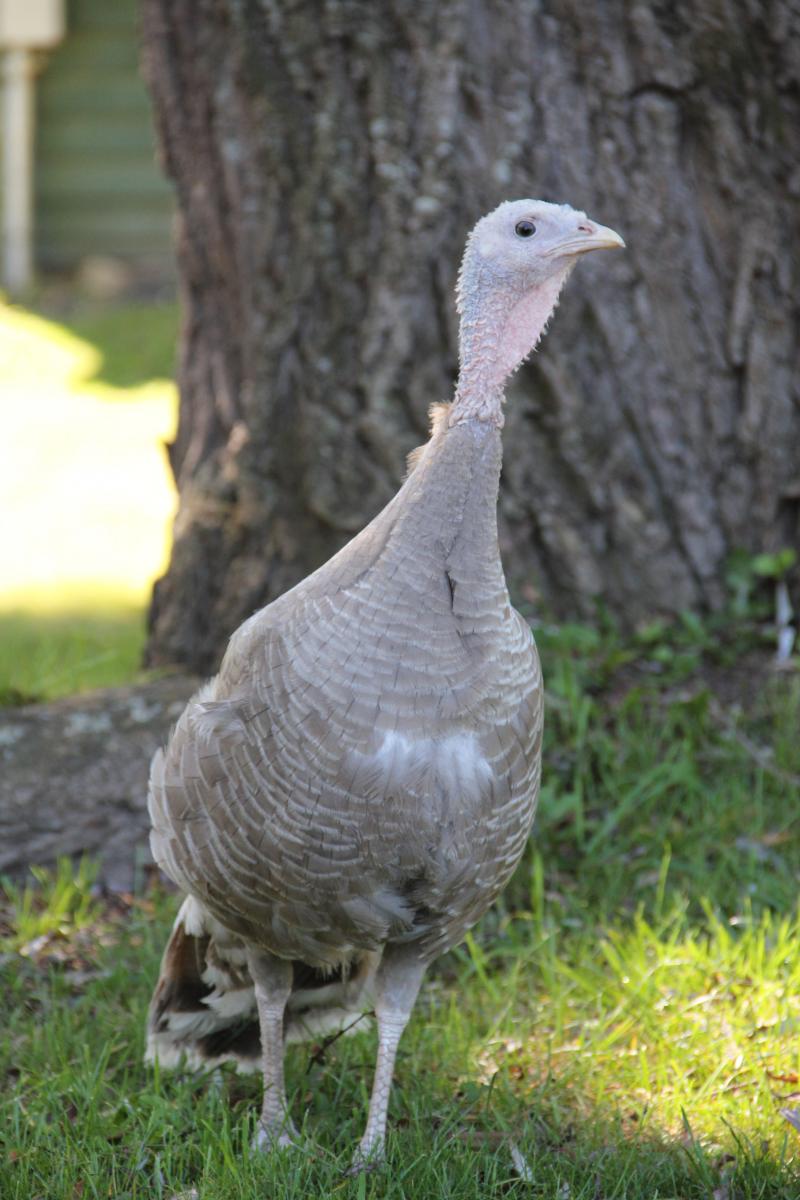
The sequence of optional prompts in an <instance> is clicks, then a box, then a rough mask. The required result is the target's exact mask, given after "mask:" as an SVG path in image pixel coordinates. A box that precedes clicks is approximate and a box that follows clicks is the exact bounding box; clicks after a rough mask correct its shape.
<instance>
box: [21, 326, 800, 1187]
mask: <svg viewBox="0 0 800 1200" xmlns="http://www.w3.org/2000/svg"><path fill="white" fill-rule="evenodd" d="M30 319H31V320H32V319H33V318H30ZM147 319H150V318H149V317H148V318H147ZM128 323H129V325H130V326H131V327H132V328H133V327H135V318H134V317H130V316H129V319H128ZM94 336H95V337H96V338H98V340H99V335H98V334H97V333H96V331H95V335H94ZM89 341H90V342H91V338H89ZM130 381H131V376H130V375H128V377H127V383H128V384H130ZM118 382H122V383H125V382H126V381H125V380H124V379H122V380H121V381H120V380H118ZM140 382H141V381H140ZM34 399H35V397H34V393H33V392H32V393H30V395H29V397H28V399H27V400H26V402H25V403H26V404H29V405H30V406H31V411H34ZM67 402H68V397H65V398H64V403H67ZM48 403H50V404H52V405H53V406H54V407H53V408H51V409H48V410H47V411H48V412H50V413H51V414H52V413H53V412H55V413H56V414H57V413H58V408H57V402H56V401H55V400H54V399H53V396H50V397H49V399H48ZM142 403H143V404H146V403H147V400H146V399H145V398H144V397H143V398H142ZM123 407H124V406H123V405H120V406H119V413H120V414H121V415H122V412H123ZM111 408H112V409H113V408H114V405H113V404H111ZM35 411H37V412H39V411H43V410H35ZM20 419H21V417H20ZM42 419H46V415H45V417H44V418H42ZM134 425H135V422H134ZM89 427H90V428H92V429H94V428H100V427H104V426H103V421H102V420H101V419H99V418H98V422H97V424H96V425H95V422H94V420H93V419H92V420H90V422H89ZM124 428H126V429H128V428H130V427H124ZM122 430H123V427H121V430H120V435H119V439H116V438H115V437H114V436H113V434H110V435H109V442H110V444H114V443H115V442H116V441H117V440H120V441H122V442H125V441H126V437H127V433H125V432H123V431H122ZM158 436H163V434H161V435H158ZM34 441H35V439H34ZM155 442H157V436H156V437H155V438H154V440H153V442H152V444H155ZM32 444H33V443H32ZM131 445H132V441H131ZM91 462H92V458H91V456H90V458H89V460H88V464H87V469H90V468H91ZM69 494H70V493H69V492H67V493H65V494H62V496H61V500H60V501H59V503H60V504H62V503H63V504H66V503H67V498H68V496H69ZM65 496H66V497H67V498H65ZM101 507H102V506H101ZM94 511H95V510H94V506H93V505H92V504H90V505H89V507H88V510H86V509H85V510H84V515H83V516H82V517H81V518H80V519H81V520H86V521H91V520H93V519H94V517H93V513H94ZM165 511H168V510H165ZM158 520H162V517H161V516H159V517H158ZM69 524H70V522H69V521H68V520H66V521H65V526H64V528H65V529H66V528H67V527H68V526H69ZM151 528H152V525H151ZM132 544H135V539H133V538H132ZM15 561H19V562H24V561H25V558H24V555H23V556H21V557H18V558H17V559H16V560H15ZM67 561H68V562H71V561H72V559H71V558H69V559H68V560H67ZM110 561H113V560H110ZM739 566H740V568H741V563H740V564H739ZM152 569H155V568H153V567H152V565H151V566H150V567H148V570H152ZM745 576H747V572H746V571H745ZM737 578H738V583H737V584H736V587H735V588H733V589H732V600H731V605H730V608H729V611H727V612H726V613H724V614H721V615H720V616H719V617H718V618H715V619H714V620H708V619H704V620H700V619H698V618H697V617H695V616H693V615H691V614H686V615H685V617H684V618H683V619H682V620H681V621H679V622H677V623H675V624H674V625H672V626H664V625H662V624H653V625H651V626H648V627H645V628H642V629H639V630H636V631H626V632H622V631H620V630H619V629H617V628H616V627H615V626H614V625H613V623H612V622H610V621H609V620H608V619H607V618H605V617H604V616H603V614H602V613H598V617H597V621H596V623H595V625H594V626H589V625H584V626H563V625H562V626H551V625H548V624H547V623H544V622H542V621H541V619H538V620H534V621H533V623H534V629H535V634H536V637H537V641H538V642H539V645H540V648H541V652H542V657H543V662H544V669H545V678H546V681H547V688H548V717H547V739H546V746H545V768H544V777H543V778H544V782H543V788H542V795H541V803H540V811H539V816H538V819H537V826H536V834H535V838H534V840H533V842H532V845H531V848H530V851H529V853H528V855H527V856H526V858H525V860H524V861H523V863H522V864H521V866H520V868H519V870H518V872H517V875H516V877H515V879H514V880H513V881H512V883H511V885H510V887H509V889H508V890H507V892H506V894H505V896H504V897H503V898H502V900H501V901H500V903H499V904H498V905H497V906H496V907H495V909H494V910H493V911H492V912H491V913H489V914H488V915H487V917H486V918H485V919H484V921H483V922H482V923H481V924H480V926H478V927H477V928H476V930H475V931H474V933H473V936H472V937H471V938H470V939H469V940H468V942H467V943H466V945H465V946H463V947H461V948H459V949H458V950H456V951H454V952H452V953H451V954H449V955H447V956H446V957H445V958H444V959H443V960H441V961H440V962H439V963H438V964H437V966H436V967H435V969H434V970H433V971H432V973H431V976H430V979H429V980H428V982H427V984H426V986H425V988H424V990H423V993H422V995H421V998H420V1002H419V1004H418V1006H417V1009H416V1011H415V1014H414V1017H413V1019H412V1022H411V1024H410V1026H409V1029H408V1031H407V1033H406V1035H405V1037H404V1041H403V1043H402V1046H401V1052H400V1057H399V1061H398V1070H397V1086H396V1088H395V1092H394V1094H393V1098H392V1104H391V1109H390V1131H391V1132H390V1141H389V1166H388V1168H387V1169H385V1170H383V1171H381V1172H376V1173H375V1174H373V1175H369V1176H361V1177H360V1178H358V1179H355V1180H351V1179H346V1178H345V1177H344V1176H343V1174H342V1172H343V1169H344V1167H345V1166H346V1164H347V1161H348V1158H349V1155H350V1153H351V1151H352V1147H353V1145H354V1143H355V1141H356V1140H357V1137H358V1136H359V1134H360V1132H361V1126H362V1124H363V1121H364V1119H365V1114H366V1103H367V1096H368V1088H369V1083H370V1074H371V1064H372V1059H373V1055H374V1035H373V1034H366V1035H364V1036H361V1037H357V1038H352V1039H346V1040H345V1039H340V1040H338V1041H335V1042H333V1043H331V1044H328V1045H317V1046H310V1047H308V1046H306V1047H293V1048H291V1049H290V1052H289V1056H288V1086H289V1090H290V1093H291V1096H292V1105H293V1111H294V1114H295V1119H296V1120H297V1121H298V1123H302V1125H303V1129H304V1134H305V1136H306V1138H307V1139H308V1147H309V1148H308V1150H307V1152H306V1153H302V1154H281V1155H278V1156H277V1157H276V1158H274V1159H269V1158H265V1157H264V1156H261V1155H259V1154H256V1153H253V1152H251V1151H250V1149H249V1144H250V1137H251V1135H252V1131H253V1122H254V1119H255V1114H256V1111H257V1104H258V1094H259V1084H258V1081H257V1080H253V1079H241V1078H239V1077H237V1076H236V1075H234V1074H233V1073H231V1072H228V1071H227V1070H224V1071H222V1072H218V1073H211V1074H199V1075H192V1074H188V1075H184V1076H174V1075H168V1074H160V1073H159V1072H158V1071H154V1070H152V1069H150V1068H146V1067H145V1066H144V1065H143V1063H142V1045H143V1023H144V1015H145V1011H146V1007H147V1001H148V997H149V993H150V989H151V988H152V984H153V981H154V979H155V976H156V972H157V967H158V959H159V955H160V953H161V949H162V948H163V944H164V940H165V937H166V933H167V930H168V928H169V923H170V920H171V918H172V915H173V913H174V910H175V906H176V898H175V897H174V896H172V895H170V894H168V893H167V892H165V891H164V890H163V888H162V887H161V886H160V885H158V884H157V883H154V882H153V881H148V880H147V879H145V878H142V879H141V880H140V881H139V883H138V885H137V887H136V889H135V890H134V892H133V893H131V894H125V895H109V894H104V893H103V892H101V891H98V890H97V889H95V888H93V885H92V869H91V865H89V864H87V865H84V866H83V867H82V868H81V869H80V870H79V871H78V872H77V873H76V872H75V871H74V869H73V867H72V866H71V865H70V864H64V865H63V866H62V868H61V871H60V873H59V875H58V876H56V877H54V876H49V877H45V876H43V875H41V873H40V877H39V880H38V882H37V881H33V882H32V883H31V885H30V886H29V887H27V888H25V887H23V886H21V885H12V884H10V883H9V884H7V886H6V889H5V892H4V898H3V901H2V911H1V912H0V991H1V992H2V995H3V996H4V997H5V998H6V1005H5V1006H4V1030H3V1032H4V1036H3V1038H0V1196H2V1197H3V1200H5V1198H6V1197H9V1198H13V1200H37V1198H39V1197H41V1198H42V1200H61V1198H63V1200H78V1198H82V1200H89V1198H95V1197H96V1198H98V1200H99V1198H100V1197H103V1198H106V1197H110V1198H113V1200H134V1198H135V1200H144V1198H148V1200H149V1198H150V1197H163V1198H164V1200H170V1198H173V1197H181V1198H183V1200H189V1198H190V1197H193V1196H195V1195H196V1196H197V1197H198V1200H233V1198H241V1200H245V1198H250V1197H255V1196H258V1197H268V1196H270V1197H271V1196H281V1197H286V1198H293V1197H306V1196H309V1197H310V1196H314V1197H316V1196H328V1195H336V1196H339V1195H341V1196H344V1197H350V1196H352V1197H354V1198H355V1200H362V1198H366V1197H384V1196H385V1197H397V1198H398V1200H400V1198H407V1200H418V1198H419V1200H423V1198H425V1200H427V1198H428V1197H437V1198H438V1197H459V1198H461V1197H463V1198H464V1200H478V1197H481V1200H483V1198H485V1197H500V1196H520V1197H521V1196H532V1197H539V1198H541V1200H579V1198H580V1200H611V1198H614V1200H622V1198H626V1200H656V1198H660V1200H694V1198H697V1200H700V1198H703V1200H758V1198H764V1200H771V1198H775V1200H778V1198H782V1200H796V1198H797V1196H798V1194H800V1132H798V1128H797V1125H800V1115H799V1114H800V1038H799V1037H798V1033H799V1032H800V917H799V914H798V901H797V897H798V885H799V884H800V837H798V832H799V830H798V825H799V824H800V806H799V805H798V800H799V799H800V740H798V737H797V731H798V728H800V677H798V673H797V659H796V658H795V660H794V662H793V663H792V662H790V663H789V664H788V667H785V668H783V669H780V670H779V669H777V668H776V666H775V664H774V645H773V641H774V637H773V634H772V631H771V628H770V624H769V620H770V613H771V600H772V597H771V594H770V584H769V581H766V582H764V581H763V580H762V581H760V582H759V580H758V579H756V578H755V576H754V577H753V578H749V577H747V579H746V582H747V586H746V587H744V588H743V585H742V573H741V569H740V572H739V576H738V577H737ZM748 579H749V582H748V581H747V580H748ZM139 586H140V593H139V599H138V600H137V599H136V597H135V596H134V597H133V598H131V600H130V604H131V608H130V611H131V612H132V613H133V614H134V615H135V617H136V619H137V621H138V620H140V618H141V611H142V603H143V599H142V594H143V585H141V584H140V585H139ZM90 600H91V597H90ZM104 613H106V616H104V615H103V614H104ZM528 615H529V616H531V618H533V617H534V614H533V613H529V614H528ZM101 617H102V618H103V619H104V620H105V619H106V617H107V612H106V610H105V609H104V607H103V605H102V604H95V606H94V608H93V607H92V603H85V604H84V608H83V610H82V620H84V621H85V622H86V630H87V637H89V636H94V634H97V637H98V641H97V644H98V645H99V646H100V651H99V653H102V654H107V655H110V656H111V658H110V660H109V661H115V662H116V664H117V665H116V668H115V669H116V670H117V672H118V676H117V678H118V681H120V682H121V681H122V680H123V679H125V678H130V676H131V675H132V674H133V673H135V657H134V658H133V659H131V657H128V658H127V659H126V658H125V657H124V655H120V656H117V648H118V645H119V644H121V643H122V642H123V641H124V639H125V638H127V637H128V636H129V635H130V631H131V626H130V625H126V624H125V622H124V621H123V622H122V624H121V625H120V626H119V627H118V628H117V629H116V631H115V629H114V628H113V627H109V626H106V627H105V628H104V629H103V631H102V632H101V633H99V634H98V633H97V630H98V628H99V626H97V624H96V622H97V621H99V620H100V618H101ZM53 619H55V618H53ZM71 619H72V618H61V617H59V620H66V621H67V626H68V627H69V628H74V626H73V625H70V624H69V621H70V620H71ZM15 620H17V621H23V622H27V628H28V630H29V634H30V637H31V639H32V641H31V643H29V644H30V645H31V646H36V647H38V650H37V653H38V654H40V656H41V660H42V661H48V655H49V656H50V661H52V662H53V663H54V664H55V665H56V667H57V668H58V666H59V665H60V662H61V661H63V659H64V656H65V647H66V648H67V649H68V648H69V645H71V644H72V643H71V642H70V641H69V639H67V641H65V640H64V639H63V637H62V633H61V632H60V631H59V630H63V628H64V626H63V625H61V626H58V625H53V624H47V622H43V621H42V619H41V617H40V612H39V611H38V610H37V609H35V607H33V606H28V607H27V608H23V607H22V605H21V604H20V605H19V606H18V613H17V617H16V618H15ZM14 628H19V626H17V627H14V626H12V625H9V624H8V623H6V624H5V625H4V624H3V623H2V622H1V621H0V659H3V660H4V661H6V662H7V663H10V664H11V668H12V671H11V672H10V673H8V674H7V675H6V677H5V678H6V685H7V687H8V689H10V690H11V691H12V692H13V691H16V692H19V693H26V694H30V693H34V694H38V695H42V694H54V693H57V692H59V691H61V692H63V691H65V690H66V691H68V690H70V689H71V688H74V687H79V686H82V685H85V684H86V683H87V682H88V683H89V684H91V683H92V682H94V680H93V679H92V677H91V675H90V674H89V675H86V674H82V670H83V666H84V665H85V659H86V657H87V652H86V651H82V652H81V653H80V654H78V655H76V659H75V665H74V667H72V668H70V671H71V675H70V677H69V679H68V680H65V677H64V674H63V673H62V675H61V676H60V679H61V682H60V683H57V684H56V683H54V682H53V672H52V671H51V673H50V675H49V676H46V674H45V675H43V674H42V673H41V672H39V674H36V673H35V672H34V673H32V674H27V675H26V674H24V673H23V674H20V673H17V674H16V675H15V674H13V671H14V670H18V668H19V666H20V664H19V658H20V655H19V653H18V652H17V651H16V650H13V651H12V650H11V649H9V646H8V631H9V630H12V631H13V629H14ZM92 631H94V633H92ZM123 631H127V632H123ZM136 637H137V638H138V639H139V641H138V642H137V643H136V645H140V642H141V634H140V633H137V634H136ZM59 639H61V640H59ZM25 653H26V654H28V655H31V654H33V651H26V652H25ZM126 653H127V651H126ZM115 656H117V657H115ZM89 657H90V656H89ZM126 664H127V665H126ZM26 669H27V668H26ZM56 678H59V677H58V674H57V670H56ZM68 684H69V686H68ZM784 1114H785V1115H784ZM517 1152H521V1153H522V1154H523V1155H524V1156H525V1159H526V1161H527V1164H528V1168H529V1178H524V1177H522V1176H521V1175H520V1169H519V1160H517V1164H518V1165H516V1166H515V1161H514V1155H515V1154H516V1153H517Z"/></svg>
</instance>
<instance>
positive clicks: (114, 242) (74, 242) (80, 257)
mask: <svg viewBox="0 0 800 1200" xmlns="http://www.w3.org/2000/svg"><path fill="white" fill-rule="evenodd" d="M36 5H39V6H41V12H42V22H41V25H42V29H43V30H44V32H43V33H41V34H40V33H39V32H38V29H37V28H35V25H36V21H34V20H33V19H32V17H31V14H32V13H34V11H35V9H34V7H32V6H36ZM3 10H4V13H5V15H3ZM0 17H2V26H1V28H2V31H3V42H4V45H3V47H2V53H3V57H4V86H3V109H4V113H3V139H4V147H3V154H4V170H3V180H2V188H3V197H2V199H3V206H4V213H5V218H4V243H5V247H4V251H5V252H4V262H5V268H4V277H5V278H4V281H5V283H6V285H7V286H10V287H11V288H12V289H16V290H20V288H24V286H25V285H26V281H25V279H24V276H25V275H26V274H30V273H32V272H36V273H47V272H55V271H58V272H62V271H69V272H73V271H75V270H76V269H78V268H80V267H81V265H82V264H85V263H86V262H87V260H88V263H89V265H90V267H91V264H92V263H94V264H95V266H96V265H97V264H98V263H100V264H105V267H106V269H113V264H115V263H116V264H118V265H119V266H120V268H121V269H122V270H125V269H127V270H128V271H130V272H131V273H132V274H133V275H135V276H145V277H151V276H152V277H155V278H158V277H159V276H162V277H163V276H169V275H171V274H172V272H173V266H172V254H171V248H170V226H171V212H172V196H171V190H170V188H169V185H168V184H167V182H166V180H165V179H164V178H163V176H162V174H161V171H160V169H159V167H158V164H157V162H156V158H155V139H154V134H153V128H152V121H151V115H150V104H149V98H148V95H147V91H146V88H145V85H144V82H143V79H142V77H141V73H140V70H139V61H138V56H139V43H138V28H137V22H138V14H137V3H136V0H66V3H63V2H62V0H0ZM36 19H37V20H38V17H37V18H36ZM47 22H51V23H52V22H56V23H60V29H58V31H57V32H55V33H53V32H50V31H49V29H48V26H47ZM26 25H27V26H29V27H30V28H33V32H29V31H28V30H26V31H25V32H24V33H21V34H17V30H18V29H22V28H23V27H24V26H26ZM23 37H28V38H36V37H38V38H39V39H40V44H39V45H29V46H25V45H22V46H20V45H19V41H20V38H23ZM15 38H16V41H17V45H16V46H15V44H14V43H15ZM45 38H47V39H48V42H49V44H45V41H44V39H45ZM26 89H27V97H28V98H27V99H26ZM26 155H27V159H28V162H29V167H28V174H29V176H30V179H29V183H28V188H27V191H28V195H27V196H26V195H25V187H24V185H23V181H22V180H21V177H20V176H21V172H22V173H24V172H25V167H24V162H25V158H26ZM9 193H11V194H9ZM26 222H27V229H26V228H25V225H26ZM24 243H27V260H28V261H27V262H26V245H25V244H24ZM9 254H10V261H11V263H12V268H11V275H9ZM15 262H16V265H14V263H15Z"/></svg>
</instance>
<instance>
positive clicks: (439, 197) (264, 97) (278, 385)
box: [143, 0, 800, 671]
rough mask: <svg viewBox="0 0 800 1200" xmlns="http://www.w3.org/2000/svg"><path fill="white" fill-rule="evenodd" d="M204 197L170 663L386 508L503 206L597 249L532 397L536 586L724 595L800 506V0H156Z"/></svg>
mask: <svg viewBox="0 0 800 1200" xmlns="http://www.w3.org/2000/svg"><path fill="white" fill-rule="evenodd" d="M143 8H144V22H143V24H144V58H145V64H146V69H147V74H148V77H149V80H150V85H151V88H152V91H153V95H154V98H155V109H156V120H157V125H158V132H159V137H160V143H161V147H162V151H163V157H164V162H165V165H166V170H167V171H168V173H169V175H170V176H171V177H172V179H173V180H174V183H175V186H176V189H177V195H178V213H179V216H178V255H179V270H180V277H181V286H182V303H183V311H184V328H183V336H182V346H181V357H180V390H181V409H180V429H179V433H178V437H177V440H176V442H175V444H174V445H173V446H172V448H171V457H172V465H173V469H174V472H175V477H176V479H177V482H178V487H179V489H180V497H181V499H180V512H179V515H178V519H177V523H176V529H175V547H174V551H173V557H172V562H171V564H170V567H169V570H168V572H167V574H166V576H165V577H164V578H163V579H162V580H160V581H159V583H158V584H157V586H156V589H155V594H154V600H153V606H152V611H151V631H150V642H149V650H148V657H149V660H150V662H151V663H162V662H178V663H182V664H184V665H186V666H188V667H190V668H191V669H193V670H196V671H208V670H210V669H212V668H213V667H214V666H215V665H216V663H217V662H218V660H219V657H220V654H221V652H222V651H223V649H224V646H225V642H226V639H227V637H228V635H229V634H230V633H231V631H232V630H233V629H234V628H235V627H236V626H237V625H238V624H239V622H241V621H242V619H243V618H245V617H246V616H247V615H248V614H249V613H251V612H252V611H253V610H254V609H255V608H257V607H259V606H260V605H262V604H264V603H266V602H267V601H269V600H271V599H273V598H274V597H275V596H277V595H278V594H279V593H281V592H282V591H284V590H285V589H286V588H288V587H290V586H291V585H292V584H294V583H296V582H297V581H298V580H299V579H300V578H302V577H303V576H304V575H305V574H306V573H307V572H308V571H310V570H311V569H313V568H314V567H316V566H318V565H319V564H320V563H321V562H323V561H324V560H325V559H326V558H327V557H328V556H329V555H330V554H331V553H333V552H334V551H335V550H336V549H337V548H338V547H339V546H341V545H342V544H343V543H344V542H345V541H346V540H347V539H348V538H349V537H351V536H352V534H353V533H354V532H355V531H357V530H358V529H360V528H361V527H362V526H363V525H364V524H365V523H366V522H367V521H369V520H370V519H371V517H373V516H374V515H375V513H376V512H378V510H379V509H380V508H381V507H382V506H383V505H384V504H385V503H386V501H387V500H388V499H389V498H390V497H391V496H392V494H393V493H394V491H395V490H396V488H397V485H398V482H399V480H400V479H401V477H402V474H403V470H404V460H405V455H406V453H407V451H408V450H410V449H411V448H412V447H413V446H414V445H416V444H418V443H419V442H420V441H422V440H424V437H425V434H426V410H427V408H428V406H429V404H430V403H431V402H432V401H436V400H441V399H446V398H448V397H449V395H450V394H451V391H452V386H453V381H454V377H455V373H456V365H457V363H456V328H457V327H456V318H455V313H454V308H453V285H454V282H455V276H456V270H457V267H458V263H459V259H460V256H461V252H462V249H463V244H464V238H465V235H466V233H467V231H468V230H469V228H470V226H471V225H472V223H473V222H474V221H475V220H476V219H477V218H478V217H479V216H480V215H481V214H483V213H484V212H486V211H487V210H489V209H491V208H492V207H493V206H494V205H496V204H497V203H498V202H499V201H500V200H502V199H505V198H513V197H519V196H526V195H533V196H538V197H541V198H544V199H553V200H564V201H568V202H569V203H570V204H572V205H574V206H575V207H579V208H584V209H585V210H586V211H587V212H588V213H589V215H590V216H592V217H594V218H596V219H598V220H600V221H602V222H603V223H604V224H609V225H612V226H613V227H615V228H616V229H618V230H620V231H621V232H622V234H623V235H624V237H625V238H626V240H627V243H628V249H627V251H626V252H625V253H621V254H616V255H614V256H611V255H609V256H605V255H603V256H600V255H598V256H597V257H596V260H595V261H585V262H583V263H581V264H580V267H579V269H578V270H577V272H576V274H575V276H574V277H573V280H572V281H571V283H570V285H569V287H568V289H567V291H566V293H565V297H564V300H563V303H562V305H561V308H560V309H559V311H558V313H557V314H556V317H555V319H554V321H553V324H552V329H551V332H550V333H549V334H548V336H547V338H546V341H545V343H544V345H543V348H542V350H541V352H540V353H537V354H536V355H535V356H534V357H533V359H532V360H531V361H530V362H529V363H528V364H527V365H526V366H524V367H523V369H522V370H521V371H519V372H518V374H517V375H516V376H515V377H514V379H513V381H512V386H511V388H510V392H509V399H508V405H507V424H506V431H505V455H506V457H505V468H504V478H503V484H502V495H501V544H502V549H503V556H504V562H505V566H506V571H507V574H508V577H509V580H510V583H511V586H512V592H514V593H515V594H516V596H517V597H520V596H522V597H523V598H527V599H528V600H529V601H535V602H541V603H544V604H546V605H547V606H549V608H550V609H551V610H552V611H554V612H555V613H556V614H559V615H562V616H574V615H578V616H585V615H587V614H589V613H590V612H591V611H592V608H593V605H594V603H595V601H596V598H598V597H600V598H602V600H603V602H604V603H605V605H606V606H607V607H608V608H609V609H610V610H611V611H612V612H614V613H616V614H618V615H619V616H620V617H621V618H622V619H623V620H624V621H626V622H631V621H636V620H638V619H641V618H642V617H644V616H646V615H647V614H652V613H656V612H665V611H666V612H674V611H677V610H680V609H682V608H695V609H702V608H708V607H712V608H713V607H714V606H718V605H719V604H720V603H721V601H722V599H723V597H724V563H725V560H726V557H727V556H728V554H729V553H730V552H731V551H732V550H733V549H735V548H739V547H741V548H745V549H747V550H749V551H751V552H755V551H761V550H775V549H777V548H780V547H781V546H785V545H797V543H798V540H799V539H798V535H799V534H800V529H799V528H798V525H799V524H800V467H799V466H798V446H800V391H799V390H798V379H800V374H799V373H798V369H797V367H798V364H797V344H798V325H799V324H800V322H799V320H798V316H799V313H800V304H799V302H798V296H800V265H799V264H800V257H798V253H797V244H798V233H800V229H799V228H798V226H799V224H800V222H799V221H798V218H799V217H800V165H798V164H800V19H799V18H798V16H797V9H796V7H795V6H794V5H793V3H792V0H771V2H770V0H766V2H764V0H705V2H704V3H701V4H694V3H689V2H688V0H678V3H675V4H665V3H662V2H661V0H642V2H641V3H638V4H627V3H623V0H604V2H603V3H600V4H595V5H587V4H585V3H583V2H582V0H559V2H558V3H556V2H555V0H544V2H536V0H529V2H526V0H514V2H512V0H507V2H504V0H436V2H434V0H382V2H381V3H380V4H375V3H371V2H368V0H361V2H359V0H349V2H348V0H342V2H341V3H332V2H331V3H324V2H323V0H318V2H317V3H314V2H313V0H295V2H294V3H290V2H289V0H285V2H284V0H144V5H143Z"/></svg>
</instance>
